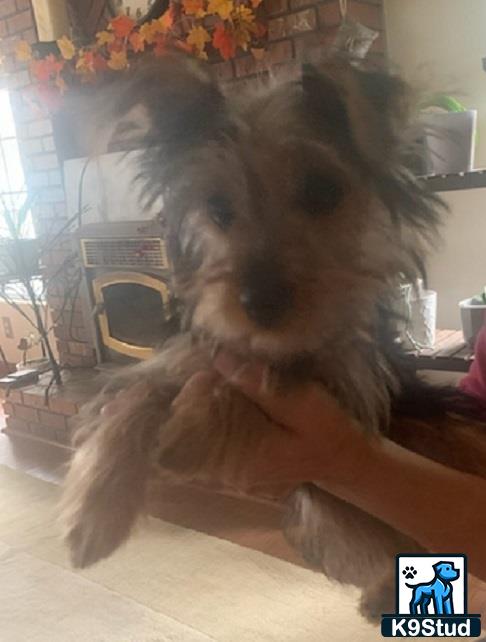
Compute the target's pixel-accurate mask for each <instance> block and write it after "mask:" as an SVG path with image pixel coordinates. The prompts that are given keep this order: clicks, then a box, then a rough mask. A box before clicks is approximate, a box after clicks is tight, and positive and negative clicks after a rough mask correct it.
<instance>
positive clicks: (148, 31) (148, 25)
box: [139, 20, 162, 45]
mask: <svg viewBox="0 0 486 642" xmlns="http://www.w3.org/2000/svg"><path fill="white" fill-rule="evenodd" d="M161 32H162V29H161V25H160V23H159V21H158V20H151V21H150V22H145V23H144V24H143V25H142V26H141V27H140V29H139V34H140V35H141V36H142V38H143V39H144V40H145V42H146V43H147V44H148V45H151V44H152V43H153V42H154V40H155V38H156V36H157V34H159V33H161Z"/></svg>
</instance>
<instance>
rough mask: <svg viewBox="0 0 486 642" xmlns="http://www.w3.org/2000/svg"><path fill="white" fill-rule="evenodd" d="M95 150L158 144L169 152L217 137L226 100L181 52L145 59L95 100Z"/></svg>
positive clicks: (205, 71)
mask: <svg viewBox="0 0 486 642" xmlns="http://www.w3.org/2000/svg"><path fill="white" fill-rule="evenodd" d="M96 101H97V109H96V110H95V112H96V118H95V120H94V122H93V134H94V136H93V138H94V139H95V144H94V148H95V151H96V152H98V153H100V152H103V151H106V150H107V149H109V148H114V147H116V146H117V145H118V146H122V147H123V146H124V147H125V148H127V147H129V148H134V147H137V146H138V147H148V146H156V145H158V146H162V147H164V148H165V149H166V150H167V152H169V153H173V152H175V151H178V150H179V149H184V148H188V147H191V146H193V145H196V144H198V143H199V142H201V141H202V140H205V139H206V140H207V139H208V138H211V137H214V136H216V135H217V132H218V131H219V130H220V129H221V127H222V123H223V121H224V115H225V98H224V96H223V94H222V92H221V91H220V89H219V87H218V85H217V83H216V82H215V81H214V79H213V78H212V76H211V74H210V67H209V65H203V64H201V63H200V62H199V61H197V60H195V59H194V58H192V57H190V56H187V55H185V54H182V53H168V54H166V55H164V56H162V57H160V58H158V59H157V60H153V61H148V60H147V61H144V62H142V63H141V64H140V65H137V66H136V67H134V68H133V69H132V70H131V71H130V72H128V73H126V74H123V75H121V76H120V78H119V79H117V80H115V81H113V82H112V84H111V85H110V86H109V87H107V88H104V89H103V90H102V91H101V92H100V94H99V96H98V97H97V98H96Z"/></svg>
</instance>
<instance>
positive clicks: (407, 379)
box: [62, 54, 486, 619]
mask: <svg viewBox="0 0 486 642" xmlns="http://www.w3.org/2000/svg"><path fill="white" fill-rule="evenodd" d="M110 91H111V94H110V96H109V97H108V98H107V97H106V96H105V97H104V104H108V105H109V107H110V109H111V116H110V119H111V121H112V122H118V121H123V118H125V119H126V118H127V117H129V116H130V114H132V115H133V114H135V113H140V108H141V109H142V111H143V119H142V120H143V121H144V123H145V125H144V127H145V130H144V134H143V137H142V138H141V139H139V140H138V141H137V144H138V145H139V146H140V147H142V148H143V150H144V151H143V154H142V160H141V177H142V178H143V179H144V180H145V185H146V187H145V190H146V193H147V197H148V198H149V199H152V200H155V199H157V198H159V197H162V200H163V212H162V219H163V222H164V225H165V229H166V236H165V240H166V243H167V250H168V255H169V260H170V264H171V269H172V273H173V289H174V293H175V295H176V297H177V299H178V301H179V302H180V303H181V324H180V331H179V332H178V333H177V334H176V335H175V336H174V337H173V338H171V339H170V340H169V341H167V342H166V344H164V346H163V347H162V349H161V350H160V352H158V354H157V355H156V356H155V357H153V358H152V359H150V360H149V361H147V362H145V363H142V364H139V365H136V366H133V367H129V368H127V369H126V370H122V371H121V372H120V374H119V375H118V376H116V377H114V378H113V379H112V380H111V381H109V383H108V384H107V386H106V387H105V389H104V390H103V391H102V392H101V393H100V394H99V395H98V396H97V397H96V398H95V399H94V400H93V402H92V403H90V404H89V406H87V407H86V408H85V410H84V412H83V414H82V417H81V426H80V429H79V431H78V433H77V434H76V436H75V445H76V446H77V450H76V453H75V455H74V457H73V460H72V463H71V467H70V471H69V473H68V476H67V479H66V485H65V490H64V498H63V502H62V520H63V524H64V530H65V538H66V541H67V544H68V546H69V549H70V552H71V557H72V561H73V564H74V565H75V566H78V567H85V566H88V565H90V564H93V563H94V562H96V561H97V560H99V559H101V558H104V557H107V556H109V555H110V554H111V553H112V552H113V551H114V550H115V549H116V548H117V547H118V546H120V544H122V543H123V542H124V541H125V540H126V539H127V538H128V536H129V535H130V532H131V530H132V528H133V526H134V524H135V522H136V519H137V517H138V516H139V514H140V513H141V512H142V511H143V509H144V500H145V495H146V491H147V486H148V483H149V481H150V479H151V478H152V475H154V474H159V473H160V474H164V475H169V476H173V477H174V478H175V479H178V480H185V481H199V482H204V481H207V480H211V479H214V478H215V477H216V478H219V479H222V480H225V479H226V478H227V479H231V478H232V471H234V470H237V469H238V468H239V467H240V469H241V466H242V462H244V461H245V460H246V459H247V458H249V457H252V452H254V451H255V449H257V448H258V446H259V443H260V440H261V435H262V434H264V431H268V430H273V429H274V427H272V425H271V423H270V422H269V420H268V419H267V417H266V416H265V415H264V414H263V413H262V412H261V411H260V410H259V409H258V408H257V407H255V405H254V404H252V403H251V402H250V401H248V400H247V399H246V398H245V397H244V396H243V395H242V394H241V393H239V392H238V391H237V390H236V389H234V388H233V387H231V386H230V385H229V384H227V383H225V382H223V381H219V382H218V383H216V384H215V387H214V394H212V395H206V396H205V397H204V398H198V399H194V403H193V404H183V405H177V406H176V407H175V408H172V407H171V403H172V401H173V400H174V398H175V397H176V396H177V394H178V392H179V391H180V390H181V388H182V387H183V386H184V384H185V382H186V381H187V380H188V379H189V378H190V377H191V376H192V375H193V374H194V373H195V372H198V371H200V370H207V369H211V358H212V354H213V351H214V349H215V348H216V349H217V348H219V347H224V348H225V349H227V350H230V351H232V352H233V353H236V354H239V355H241V356H242V357H244V358H245V359H246V360H251V359H258V360H259V361H263V362H264V363H265V364H266V367H267V370H268V374H269V380H270V382H271V385H276V386H278V387H289V386H294V385H298V384H299V383H302V382H305V381H314V382H319V383H320V384H321V385H322V386H323V387H324V388H325V389H326V390H327V391H329V392H330V393H331V394H332V395H334V396H335V397H336V398H337V400H338V401H339V402H340V404H341V405H342V407H344V408H345V409H346V410H347V411H348V412H349V414H350V415H351V416H352V417H353V418H354V419H355V420H356V421H357V422H358V423H359V424H360V425H361V426H362V429H363V430H364V431H368V432H369V433H376V432H377V431H379V432H382V433H385V434H386V435H387V436H388V437H389V438H390V439H392V440H394V441H396V442H397V443H399V444H401V445H403V446H405V447H406V448H409V449H411V450H413V451H415V452H417V453H420V454H422V455H424V456H426V457H429V458H431V459H433V460H435V461H438V462H441V463H443V464H445V465H447V466H450V467H453V468H456V469H458V470H461V471H466V472H469V473H472V474H475V475H479V476H482V477H484V476H485V475H486V439H485V433H484V429H485V427H486V423H482V422H481V419H480V417H481V408H480V407H479V405H478V404H476V403H475V402H474V400H472V399H468V398H467V397H465V396H463V395H462V394H461V393H460V392H459V391H457V390H453V389H441V390H439V389H435V388H432V387H428V386H426V385H425V384H424V383H422V382H421V381H420V380H419V379H418V377H417V376H416V375H415V373H414V371H413V370H412V371H411V370H410V368H409V367H408V366H407V365H406V363H405V362H404V359H403V354H402V352H401V348H400V346H399V345H398V344H397V343H396V341H395V335H396V333H395V323H396V314H395V313H394V312H393V310H394V305H393V301H394V297H395V292H396V291H397V284H398V283H399V282H400V280H403V279H407V280H408V281H414V280H415V279H417V277H418V276H421V275H422V276H423V273H424V256H425V253H426V250H427V247H428V246H429V244H430V243H431V242H433V241H434V239H435V237H436V236H437V229H438V225H439V218H440V217H439V214H438V212H439V210H440V205H441V204H440V201H439V199H438V198H437V197H436V196H434V195H433V194H432V193H430V192H428V191H427V189H426V188H425V187H424V186H423V185H422V184H421V183H420V182H418V181H417V180H416V179H415V178H414V175H413V174H412V172H411V171H410V169H409V164H410V159H411V155H410V145H409V142H410V141H409V140H408V133H409V132H410V131H411V129H410V122H409V110H408V107H407V102H408V101H407V95H408V91H407V87H406V86H405V84H404V83H403V82H402V81H401V80H400V79H398V78H397V77H394V76H391V75H387V74H386V73H384V72H381V71H376V70H375V71H367V70H364V69H362V68H360V67H359V66H357V65H355V64H350V63H349V62H346V61H344V60H342V59H339V58H335V59H330V60H328V61H327V62H325V63H323V64H322V65H320V66H311V65H308V66H304V68H303V70H302V76H301V78H300V79H299V80H292V81H288V82H276V83H272V84H269V86H268V87H262V88H261V91H256V92H255V93H254V94H253V95H250V96H245V97H241V96H226V95H225V94H224V93H223V91H222V90H221V88H220V87H219V86H218V84H217V83H216V82H215V81H214V80H213V78H212V76H211V72H210V67H209V66H205V65H203V64H202V63H198V62H196V61H195V60H193V59H191V58H188V57H185V56H183V55H176V54H168V55H166V56H164V57H163V58H161V59H160V60H159V61H157V63H151V64H148V65H146V66H143V67H141V68H139V69H137V70H136V71H135V72H134V73H133V74H132V75H131V77H130V76H128V77H126V78H124V79H123V80H121V81H119V82H118V83H116V84H114V85H113V86H112V88H111V90H110ZM137 110H139V111H138V112H137ZM127 115H128V116H127ZM138 382H142V383H143V384H144V385H142V386H141V388H140V390H141V392H140V394H138V395H135V394H133V395H128V397H127V403H125V404H122V405H121V407H120V409H119V411H118V412H116V413H115V414H114V415H113V416H109V417H106V416H102V415H100V410H101V408H102V406H103V405H104V404H105V403H106V401H107V400H108V399H109V398H110V397H111V395H113V394H114V393H116V392H117V391H119V390H123V389H126V388H131V387H132V386H133V385H134V384H136V383H138ZM384 483H386V480H384ZM410 501H413V498H411V500H410ZM284 529H285V532H286V534H287V537H288V538H289V540H290V542H292V543H293V544H294V545H295V546H296V547H297V548H298V550H299V551H301V553H302V554H303V556H304V558H305V559H306V560H307V561H308V562H309V563H311V564H312V565H314V566H315V567H317V568H319V569H321V570H322V571H323V572H324V573H325V574H326V575H327V576H328V577H330V578H334V579H336V580H338V581H340V582H345V583H350V584H354V585H356V586H359V587H361V588H363V599H362V611H363V613H364V614H365V616H367V617H368V618H370V619H376V617H379V615H380V614H381V613H382V612H386V609H387V608H391V607H392V605H391V604H387V600H390V599H392V596H393V588H392V586H390V580H391V574H392V572H393V560H394V555H395V554H396V553H398V552H401V551H407V552H410V551H414V550H415V551H419V550H420V546H419V545H418V544H417V543H416V542H413V541H411V540H410V539H409V538H408V537H407V536H405V535H403V534H402V533H399V532H397V531H395V530H393V529H392V528H391V527H389V526H388V525H386V524H384V523H382V522H381V521H379V520H378V519H376V518H375V517H373V516H370V515H368V514H366V513H364V512H363V511H361V510H359V509H358V508H355V507H353V506H351V505H349V504H347V503H345V502H343V501H341V500H339V499H337V498H336V497H333V496H331V495H329V494H327V493H325V492H324V491H322V490H320V489H318V488H317V487H316V486H314V485H312V484H310V483H309V484H307V485H305V486H303V487H301V488H299V489H298V490H296V491H295V492H294V493H293V494H292V496H291V497H290V498H289V502H288V511H287V517H286V520H285V524H284Z"/></svg>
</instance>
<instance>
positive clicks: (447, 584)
mask: <svg viewBox="0 0 486 642" xmlns="http://www.w3.org/2000/svg"><path fill="white" fill-rule="evenodd" d="M432 568H433V569H434V577H433V578H432V579H431V580H430V582H421V583H420V584H408V583H406V584H405V585H406V586H407V587H408V588H411V589H413V595H412V599H411V600H410V614H411V615H419V614H420V615H426V614H428V613H429V606H430V603H431V602H432V604H433V606H434V613H435V614H436V615H453V614H454V601H453V599H452V592H453V590H454V587H453V585H452V582H454V581H455V580H457V579H458V578H459V576H460V574H461V572H460V570H459V569H457V568H454V564H453V562H437V564H434V565H433V566H432ZM412 569H413V570H412ZM413 571H415V569H414V568H413V566H412V567H411V568H410V567H409V570H408V571H407V572H406V573H405V577H410V575H412V577H413V575H414V574H413Z"/></svg>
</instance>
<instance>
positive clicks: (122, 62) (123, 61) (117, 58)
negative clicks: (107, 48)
mask: <svg viewBox="0 0 486 642" xmlns="http://www.w3.org/2000/svg"><path fill="white" fill-rule="evenodd" d="M107 65H108V67H109V68H110V69H113V70H114V71H120V70H121V69H126V68H127V66H128V60H127V52H126V51H112V52H111V56H110V59H109V60H108V62H107Z"/></svg>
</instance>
